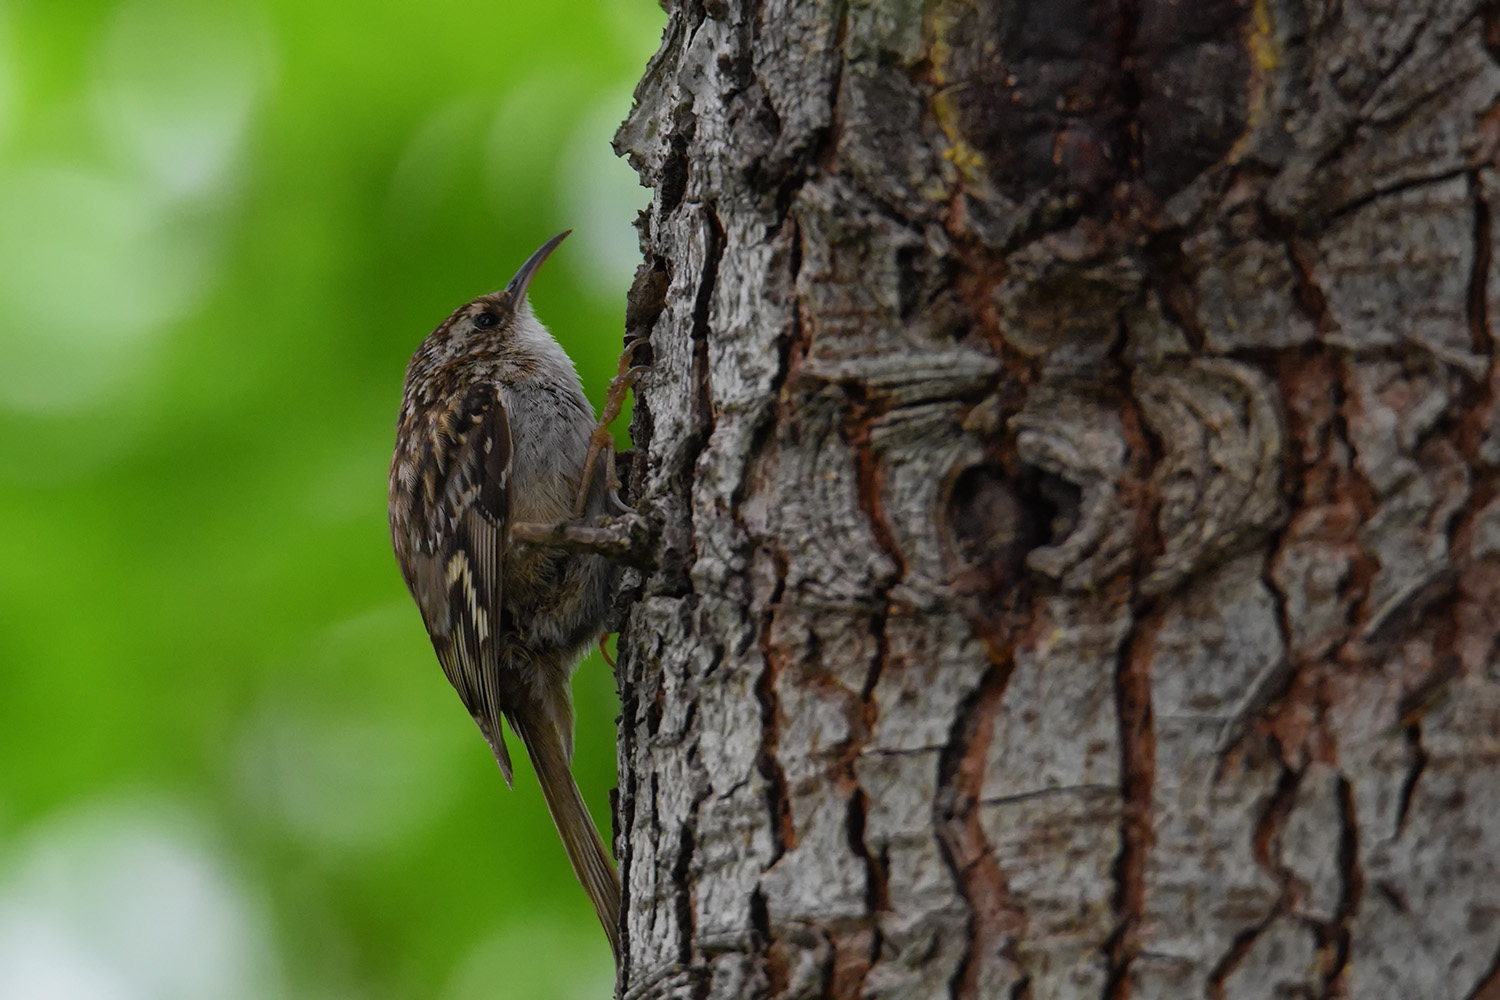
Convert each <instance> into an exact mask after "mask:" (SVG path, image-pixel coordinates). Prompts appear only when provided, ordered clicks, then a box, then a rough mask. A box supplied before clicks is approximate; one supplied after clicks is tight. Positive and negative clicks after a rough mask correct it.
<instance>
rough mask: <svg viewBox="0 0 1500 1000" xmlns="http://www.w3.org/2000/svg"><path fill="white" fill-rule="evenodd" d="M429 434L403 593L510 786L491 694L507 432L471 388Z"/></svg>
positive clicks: (500, 405)
mask: <svg viewBox="0 0 1500 1000" xmlns="http://www.w3.org/2000/svg"><path fill="white" fill-rule="evenodd" d="M434 419H435V421H436V424H437V426H436V427H435V428H434V430H435V433H432V434H428V435H422V436H421V439H422V440H424V441H425V442H426V444H425V445H424V448H423V453H422V454H421V456H420V457H419V459H418V461H417V463H416V474H415V482H413V483H412V484H411V486H412V489H411V493H410V496H411V498H412V506H411V510H410V515H409V519H408V522H407V530H408V531H409V532H410V533H411V536H410V541H411V544H410V545H409V546H408V549H407V551H408V553H409V555H408V558H407V560H406V561H405V563H404V564H403V565H402V567H401V569H402V573H403V574H404V575H405V577H406V585H407V587H408V588H410V590H411V593H412V596H413V597H414V598H415V599H416V602H417V607H418V608H419V609H420V610H421V612H422V620H423V622H424V623H425V624H426V626H427V632H428V635H430V636H431V638H432V646H433V649H434V650H435V651H436V652H437V658H438V662H439V663H441V664H442V667H443V673H444V674H446V675H447V677H448V681H449V683H451V684H452V685H453V687H454V689H455V690H457V691H458V694H459V697H461V698H462V699H463V703H464V706H465V707H466V708H468V710H469V712H470V714H472V715H473V716H474V718H475V720H476V721H477V722H478V723H479V727H480V729H481V730H482V731H483V732H484V737H485V739H486V740H487V741H489V744H490V748H491V750H493V751H494V754H495V759H496V761H498V762H499V764H500V770H501V772H502V773H503V774H504V776H505V782H506V784H507V785H509V784H510V783H511V763H510V756H509V754H508V753H507V752H506V749H505V737H504V734H503V733H502V731H501V725H500V719H501V713H502V709H503V707H504V706H503V705H502V704H501V699H500V692H499V691H498V690H497V689H496V684H497V683H498V682H499V679H500V677H501V670H500V664H499V663H498V662H497V658H496V657H497V648H498V644H497V642H496V641H495V640H496V639H497V638H498V636H499V634H500V632H501V631H502V630H503V629H504V628H505V623H503V622H502V621H501V597H502V595H501V593H500V586H501V569H502V560H503V559H504V557H505V553H504V547H505V541H506V529H507V526H508V522H509V519H510V501H509V496H508V494H507V492H506V481H507V477H508V473H509V465H510V457H511V438H510V422H509V420H508V419H507V417H506V412H505V404H504V401H503V400H502V399H501V396H500V390H499V389H498V388H497V387H496V386H494V385H490V384H487V383H475V384H474V385H473V386H471V387H470V388H469V390H468V392H467V393H465V394H464V395H463V396H462V397H461V398H460V399H459V400H458V401H457V405H455V406H453V407H451V408H447V409H444V410H441V411H436V412H435V416H434Z"/></svg>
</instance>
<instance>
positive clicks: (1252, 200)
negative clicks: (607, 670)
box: [616, 0, 1500, 1000]
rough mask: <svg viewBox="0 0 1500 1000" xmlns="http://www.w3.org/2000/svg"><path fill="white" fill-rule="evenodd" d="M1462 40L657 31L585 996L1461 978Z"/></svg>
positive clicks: (1492, 460) (917, 20)
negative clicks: (640, 342) (609, 823)
mask: <svg viewBox="0 0 1500 1000" xmlns="http://www.w3.org/2000/svg"><path fill="white" fill-rule="evenodd" d="M1496 50H1500V19H1497V18H1496V16H1495V14H1494V11H1493V10H1492V8H1491V7H1489V6H1488V5H1486V4H1482V3H1480V2H1477V0H1432V2H1429V3H1421V4H1418V3H1407V2H1398V0H1342V2H1340V0H1242V2H1235V0H1199V2H1194V3H1189V2H1187V0H1179V2H1172V0H1115V2H1102V0H923V2H920V3H919V2H915V0H867V2H859V0H701V2H700V0H683V2H681V3H679V4H677V5H675V6H674V7H673V9H672V10H671V11H670V21H669V25H668V27H667V30H666V36H665V39H664V41H663V45H662V49H661V51H660V53H659V54H658V55H657V56H656V58H655V59H654V60H653V61H652V63H651V64H650V66H649V68H648V70H647V71H646V75H645V78H644V79H643V80H642V82H641V85H640V88H639V91H638V93H637V97H638V106H637V108H636V110H635V111H634V112H633V114H632V115H631V117H630V119H629V120H628V121H627V122H626V123H625V125H624V126H623V128H622V129H621V132H620V136H619V139H618V145H619V147H620V149H621V150H622V151H623V152H626V153H628V154H629V156H630V157H631V160H632V162H633V164H634V165H635V166H636V168H637V170H638V171H639V172H640V174H641V176H642V178H643V179H644V181H645V182H646V183H647V184H649V185H650V186H651V187H652V188H653V189H654V197H653V201H652V205H651V208H650V210H649V211H648V212H647V213H646V214H645V215H644V216H643V219H642V227H641V228H642V239H643V245H644V248H645V251H646V261H647V263H646V265H645V267H643V269H642V271H641V273H640V275H639V278H638V281H637V283H636V286H635V289H634V291H633V293H632V298H631V312H630V319H629V324H630V328H631V329H630V333H631V334H632V335H635V336H646V337H649V344H650V350H649V355H650V363H651V366H652V367H651V373H650V374H649V375H648V376H647V377H646V378H645V379H644V380H643V381H642V382H641V384H640V387H639V393H638V407H637V409H636V417H635V422H634V424H633V427H632V432H633V434H634V437H635V441H636V444H637V447H638V456H637V461H636V462H635V463H634V469H633V475H632V479H633V487H634V492H635V496H636V499H637V501H638V503H639V505H640V510H641V511H642V512H643V514H645V515H646V517H647V518H648V519H649V520H650V522H651V523H652V524H653V525H655V527H656V529H657V530H658V531H659V532H660V544H659V546H658V554H659V558H658V562H657V564H656V565H655V567H654V568H652V569H651V570H650V571H649V572H645V573H643V574H642V576H641V580H640V582H639V587H638V591H637V593H636V594H635V600H634V603H633V604H632V606H631V608H630V611H629V614H628V621H627V623H626V627H625V630H624V632H623V638H622V642H621V658H620V682H621V689H622V695H623V717H622V720H621V756H620V770H621V775H622V778H621V790H620V799H619V803H618V806H619V808H618V821H619V827H620V829H619V833H618V837H617V841H616V846H617V851H618V853H619V854H620V857H621V861H622V867H623V877H624V880H625V886H626V889H625V893H626V903H625V905H626V909H627V913H628V916H627V921H626V929H625V937H626V952H625V956H624V959H623V964H622V968H621V972H620V989H621V991H622V993H623V995H624V996H626V997H630V998H637V997H642V998H644V997H696V998H706V997H712V998H725V1000H728V998H742V997H769V996H774V997H829V998H843V997H866V996H868V997H889V998H897V997H902V998H906V997H912V998H916V997H955V998H992V997H1010V998H1023V997H1029V998H1033V1000H1041V998H1053V997H1058V998H1101V1000H1120V998H1126V997H1131V998H1148V997H1224V998H1238V997H1271V996H1276V997H1325V996H1328V997H1352V998H1359V1000H1376V998H1393V1000H1395V998H1400V1000H1409V998H1417V997H1423V998H1449V997H1451V998H1455V1000H1473V998H1483V1000H1494V998H1496V997H1500V963H1497V954H1500V766H1497V765H1500V659H1497V657H1500V654H1497V633H1500V491H1497V483H1500V475H1497V467H1500V367H1497V365H1496V347H1495V344H1496V337H1495V334H1494V332H1493V328H1492V321H1491V317H1492V316H1495V315H1500V310H1497V308H1496V307H1495V305H1493V304H1492V303H1494V300H1495V298H1496V295H1497V292H1500V279H1497V278H1496V277H1495V276H1494V273H1493V272H1494V268H1493V266H1492V264H1493V260H1494V248H1493V240H1494V238H1495V233H1494V229H1495V227H1494V226H1493V225H1492V223H1491V205H1492V204H1494V203H1495V202H1496V199H1497V197H1500V173H1497V169H1496V167H1495V165H1494V160H1495V156H1496V154H1497V151H1500V105H1497V104H1496V101H1497V97H1500V67H1497V65H1496V60H1495V57H1494V52H1495V51H1496Z"/></svg>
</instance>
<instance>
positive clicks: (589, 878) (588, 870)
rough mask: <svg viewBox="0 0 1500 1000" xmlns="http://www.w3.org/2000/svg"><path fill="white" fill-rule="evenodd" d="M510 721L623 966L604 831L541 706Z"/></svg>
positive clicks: (616, 886)
mask: <svg viewBox="0 0 1500 1000" xmlns="http://www.w3.org/2000/svg"><path fill="white" fill-rule="evenodd" d="M506 717H507V718H508V719H509V720H510V724H511V728H513V729H514V730H515V731H516V735H518V736H520V737H521V741H522V742H523V743H525V744H526V750H527V753H528V754H530V756H531V766H532V767H533V768H535V769H536V775H537V779H538V780H539V781H540V782H541V784H542V797H543V798H545V799H546V800H547V811H548V812H550V813H551V814H552V822H553V823H554V824H555V825H556V826H557V832H558V835H559V836H561V837H562V842H563V849H564V850H566V851H567V852H568V861H569V863H571V864H572V866H573V874H574V875H576V876H578V881H579V883H580V884H581V885H582V886H583V891H584V892H585V893H587V894H588V897H589V902H591V903H593V904H594V912H595V913H596V914H598V916H599V923H601V924H603V925H604V933H605V935H606V936H607V937H608V938H609V947H610V949H611V950H612V951H613V952H614V954H615V960H616V961H617V962H618V961H619V958H620V926H619V920H620V876H619V875H617V874H616V873H615V865H614V862H613V861H611V860H610V857H609V851H608V850H607V849H606V848H605V846H604V841H603V840H602V839H601V838H600V836H599V831H597V830H596V829H594V820H593V818H592V817H590V816H589V811H588V807H587V806H585V805H584V803H583V795H582V793H580V792H579V791H578V784H577V782H575V781H574V780H573V772H572V771H571V770H570V769H569V767H568V755H567V753H566V751H565V750H564V745H563V741H562V740H561V739H560V737H559V734H558V733H557V731H556V729H555V727H554V726H553V725H551V724H550V720H549V719H548V718H547V716H546V714H545V713H544V712H543V711H542V710H541V709H540V708H539V707H538V706H527V707H526V708H523V709H521V710H520V711H516V712H508V713H506Z"/></svg>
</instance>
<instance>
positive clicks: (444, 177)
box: [0, 0, 665, 1000]
mask: <svg viewBox="0 0 1500 1000" xmlns="http://www.w3.org/2000/svg"><path fill="white" fill-rule="evenodd" d="M664 20H665V15H664V14H663V13H662V12H661V10H660V9H659V8H658V6H657V5H656V4H655V3H654V2H652V0H582V2H574V3H566V4H564V3H557V2H556V0H510V2H495V3H487V4H486V3H474V2H472V0H431V2H428V3H425V4H409V3H389V2H369V0H366V2H361V3H353V2H344V3H338V2H328V0H199V2H192V0H108V2H107V0H92V2H91V0H19V2H6V0H0V525H3V526H0V997H3V998H5V1000H64V998H65V1000H96V998H98V1000H106V998H107V1000H137V998H139V1000H172V998H194V1000H205V998H208V1000H213V998H227V1000H237V998H247V1000H249V998H255V1000H260V998H277V997H295V998H303V997H307V998H329V1000H333V998H382V997H391V998H427V997H435V998H441V1000H470V998H476V1000H477V998H481V997H485V998H510V997H518V998H519V997H525V998H547V997H569V998H571V997H580V998H582V997H605V996H608V995H610V989H611V985H610V984H611V982H612V973H611V963H610V958H609V950H608V946H607V945H606V943H605V939H604V937H603V935H602V933H601V932H600V931H599V929H598V927H597V925H596V923H595V921H594V918H593V916H592V913H591V911H590V909H589V907H588V904H587V903H586V901H585V899H584V896H583V894H582V892H581V891H580V890H579V889H578V888H577V886H576V885H575V883H574V882H573V879H572V876H571V874H570V873H569V870H568V867H567V863H566V861H565V859H564V856H563V853H562V849H561V847H560V846H559V845H558V843H557V841H556V837H555V834H554V833H553V830H552V827H551V823H550V821H549V820H548V818H547V815H546V812H545V808H544V806H543V804H542V801H541V796H540V794H539V792H538V791H537V788H536V783H535V780H534V778H532V776H531V774H530V772H529V771H528V770H525V769H524V768H522V769H521V770H519V771H518V774H517V781H516V789H515V791H514V792H507V791H506V789H505V787H504V784H503V782H502V781H501V779H500V776H499V774H498V772H497V770H496V768H495V766H494V763H493V761H492V760H491V759H490V756H489V754H488V752H487V750H486V748H485V746H484V743H483V741H482V740H481V739H480V737H479V735H478V733H477V731H476V730H475V728H474V726H473V724H472V723H471V722H470V721H469V719H468V717H467V714H466V713H465V712H464V710H463V709H462V708H461V706H460V705H459V702H458V699H457V697H456V696H455V695H454V693H453V692H452V690H451V689H450V688H449V687H448V685H447V683H446V682H445V681H444V679H443V676H442V673H441V671H440V670H439V668H438V666H437V663H436V661H435V660H434V658H433V655H432V651H431V647H430V646H429V644H428V642H427V639H426V636H425V634H424V633H423V631H422V627H421V624H420V621H419V619H418V616H417V613H416V610H415V609H414V607H413V606H412V604H411V602H410V599H409V598H408V596H407V594H406V592H405V589H404V587H403V586H402V584H401V580H400V576H399V574H398V572H397V570H396V566H395V562H394V559H393V558H392V556H391V553H390V545H389V538H388V534H387V529H386V519H385V477H386V468H387V463H388V460H389V455H390V450H391V444H392V437H393V433H394V431H393V428H394V419H395V412H396V406H397V403H398V400H399V394H400V383H401V376H402V371H403V368H404V365H405V363H406V359H407V357H408V356H409V355H410V353H411V351H412V350H413V349H414V348H415V347H416V345H417V343H418V342H419V341H420V340H421V338H422V336H423V335H425V334H426V333H427V331H428V330H430V329H431V328H432V327H433V326H434V325H436V324H437V323H438V322H439V321H440V320H442V319H443V317H445V316H446V315H447V314H448V312H449V311H450V310H451V309H453V308H454V307H455V306H457V305H459V304H460V303H462V302H463V301H465V300H466V299H468V298H470V297H472V296H474V295H476V294H479V293H483V292H486V291H492V290H494V289H496V288H498V287H500V286H501V285H503V284H504V282H505V281H506V280H507V279H508V278H509V277H510V275H511V273H512V272H513V271H514V269H515V268H516V266H517V265H519V264H520V262H521V261H522V260H523V259H524V258H525V257H526V255H527V254H528V253H529V252H530V251H531V250H532V249H534V248H535V247H536V246H537V245H538V244H540V243H541V242H542V241H543V240H544V239H545V238H547V237H548V236H550V235H551V234H553V233H555V232H557V231H558V230H560V229H563V228H566V227H572V228H574V229H575V233H574V235H573V236H572V238H570V239H569V240H568V242H567V243H565V244H564V245H563V246H562V248H561V249H560V251H559V252H558V253H557V254H555V255H554V256H553V257H552V259H551V261H550V262H549V263H548V265H547V267H546V268H544V269H543V271H542V273H541V275H540V277H539V278H538V279H537V281H536V283H535V284H534V285H533V288H532V301H533V303H534V304H535V306H536V309H537V312H538V314H539V315H540V316H541V317H542V319H543V320H544V321H545V322H547V323H548V324H549V325H550V326H551V327H552V329H553V330H554V332H555V333H556V334H557V335H558V337H559V339H560V340H561V341H562V342H563V344H564V346H565V347H566V348H567V349H568V350H569V352H570V353H571V354H572V355H573V357H574V358H575V360H576V361H577V362H578V367H579V369H580V372H581V374H582V376H583V379H584V383H585V385H586V387H587V388H588V390H589V393H590V395H591V397H592V398H593V399H594V400H595V403H596V405H597V404H598V402H599V401H600V399H601V397H602V389H603V387H604V385H605V383H606V381H607V379H608V376H609V374H611V372H612V370H613V367H614V363H615V358H616V356H617V354H618V351H619V347H620V342H621V335H622V328H623V315H624V292H625V289H626V287H627V286H628V284H629V281H630V278H631V276H632V272H633V270H634V266H635V263H636V260H637V259H638V253H637V250H636V242H635V234H634V232H633V230H632V228H631V223H632V221H633V219H634V216H635V212H636V210H637V209H638V208H639V207H642V206H643V205H644V204H645V203H646V200H647V194H648V193H647V192H645V191H644V190H642V189H640V188H638V187H637V186H636V183H635V177H634V175H633V174H632V173H631V171H630V170H629V168H628V167H627V166H626V165H625V164H624V163H623V162H621V161H619V160H616V159H615V158H614V156H613V154H612V153H611V151H610V148H609V140H610V137H611V135H612V134H613V132H614V129H615V127H616V125H617V124H618V122H619V121H620V119H621V118H622V117H623V116H624V115H625V113H626V111H627V110H628V108H629V104H630V92H631V88H632V87H633V85H634V83H635V81H636V80H637V79H638V78H639V77H640V75H641V72H642V70H643V69H644V67H645V64H646V61H647V59H648V58H649V56H650V55H651V53H652V52H653V51H654V50H655V48H656V45H657V43H658V41H659V37H660V30H661V27H662V24H663V23H664ZM575 693H576V699H577V702H578V716H579V739H578V761H577V766H576V770H577V772H578V775H579V782H580V785H581V786H582V787H583V791H584V795H585V797H586V798H587V799H588V800H589V802H590V803H591V804H592V805H593V806H594V809H595V814H596V816H597V817H598V819H599V820H600V822H601V823H602V824H604V829H605V830H606V832H607V831H608V806H607V802H608V792H609V789H610V788H611V787H613V785H614V783H615V775H614V744H613V735H614V727H613V720H614V716H615V713H616V711H617V705H616V703H615V697H614V684H613V680H612V678H611V677H610V676H609V673H608V670H607V668H606V667H604V665H603V663H602V661H601V660H600V659H599V658H598V657H597V655H596V656H595V657H593V658H591V659H590V660H589V661H587V662H585V663H584V665H583V666H582V668H581V669H580V674H579V678H578V681H577V683H576V684H575Z"/></svg>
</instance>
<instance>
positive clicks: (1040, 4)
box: [929, 0, 1251, 202]
mask: <svg viewBox="0 0 1500 1000" xmlns="http://www.w3.org/2000/svg"><path fill="white" fill-rule="evenodd" d="M1249 6H1250V5H1249V3H1248V2H1247V0H1209V2H1203V3H1196V4H1184V3H1177V2H1173V0H1026V2H1022V3H1016V4H1006V5H969V4H965V3H961V2H959V0H946V2H942V3H938V4H936V5H934V7H933V8H932V10H931V12H930V14H929V22H930V23H931V24H932V26H933V29H932V30H933V33H934V35H935V36H936V37H938V38H940V39H941V40H942V41H943V43H944V44H943V46H942V47H940V48H938V49H935V50H934V54H933V55H932V66H933V76H934V77H935V80H936V82H937V84H938V85H939V87H940V88H941V89H940V90H939V92H938V96H939V99H940V101H941V100H942V99H943V96H944V92H945V91H947V90H949V89H950V88H960V87H961V88H963V89H964V90H966V91H968V92H969V93H971V94H973V95H974V96H973V98H972V99H967V98H966V99H965V100H963V101H961V102H955V103H957V104H958V105H959V106H958V107H957V108H956V109H955V110H953V111H952V112H951V114H952V116H953V118H954V120H953V121H952V123H951V124H952V126H953V129H954V131H955V132H956V133H957V134H958V136H960V137H961V139H962V141H963V142H965V143H966V144H967V145H968V146H969V147H971V148H972V150H973V152H974V155H975V156H977V157H978V159H979V161H980V164H979V165H980V168H981V169H982V170H983V172H984V173H985V175H986V176H987V177H988V179H989V181H990V183H991V184H993V185H994V187H995V188H996V190H998V191H1000V192H1001V193H1002V194H1004V195H1005V196H1006V197H1007V198H1010V199H1012V200H1013V201H1016V202H1022V201H1025V200H1026V199H1027V198H1028V196H1030V195H1032V194H1034V193H1037V192H1042V191H1052V192H1055V193H1057V194H1058V195H1059V196H1062V197H1066V196H1068V195H1069V194H1071V195H1075V196H1078V197H1081V198H1082V199H1084V200H1085V201H1086V202H1087V201H1091V200H1096V199H1099V198H1101V197H1102V196H1105V195H1108V194H1110V193H1111V192H1112V191H1113V189H1114V186H1115V185H1116V184H1118V183H1120V182H1122V181H1127V182H1128V181H1132V180H1139V181H1140V182H1141V183H1142V184H1143V186H1144V187H1145V189H1146V190H1148V191H1150V192H1151V193H1152V194H1153V195H1154V197H1156V198H1157V199H1164V198H1166V197H1167V196H1169V195H1170V194H1172V193H1173V192H1175V191H1177V190H1180V189H1181V188H1182V187H1183V186H1185V185H1186V184H1187V183H1188V182H1190V181H1191V180H1192V179H1193V178H1194V177H1196V176H1197V175H1198V174H1200V173H1202V172H1203V171H1204V170H1206V169H1208V168H1209V167H1210V166H1212V165H1213V164H1215V163H1217V162H1218V161H1219V160H1220V159H1222V158H1223V157H1224V155H1225V154H1226V153H1228V151H1229V150H1230V148H1231V147H1232V145H1233V144H1234V142H1235V140H1236V139H1238V138H1239V136H1240V135H1241V134H1242V133H1243V132H1244V129H1245V124H1246V121H1247V118H1248V112H1249V109H1248V97H1247V95H1248V92H1249V89H1250V86H1249V85H1250V76H1251V66H1250V59H1249V53H1248V51H1247V47H1246V45H1245V44H1244V41H1243V34H1244V30H1245V24H1246V20H1247V17H1248V12H1249ZM944 110H945V108H944V107H943V106H941V105H940V109H939V113H940V116H941V115H942V114H943V112H944Z"/></svg>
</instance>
